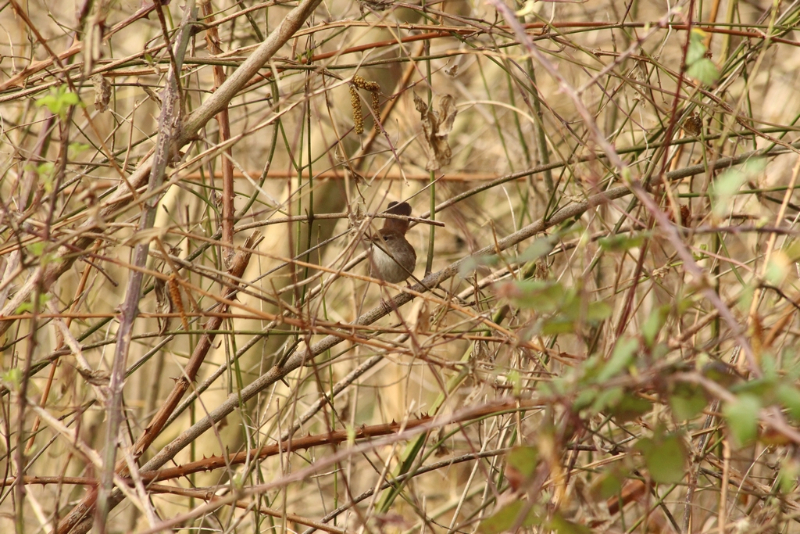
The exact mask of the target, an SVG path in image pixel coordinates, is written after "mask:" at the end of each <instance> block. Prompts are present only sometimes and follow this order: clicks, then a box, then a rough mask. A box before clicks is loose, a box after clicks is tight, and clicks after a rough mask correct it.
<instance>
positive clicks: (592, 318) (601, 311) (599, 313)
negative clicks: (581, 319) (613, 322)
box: [585, 300, 614, 324]
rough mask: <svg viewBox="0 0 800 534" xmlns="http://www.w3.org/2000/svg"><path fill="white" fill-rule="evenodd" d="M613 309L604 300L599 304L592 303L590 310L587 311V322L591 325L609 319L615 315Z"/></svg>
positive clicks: (599, 301)
mask: <svg viewBox="0 0 800 534" xmlns="http://www.w3.org/2000/svg"><path fill="white" fill-rule="evenodd" d="M613 311H614V310H613V309H612V308H611V305H610V304H608V303H607V302H605V301H603V300H598V301H597V302H590V303H589V308H588V309H587V310H586V316H585V319H586V322H588V323H591V324H597V323H599V322H600V321H602V320H604V319H608V318H609V317H611V314H612V313H613Z"/></svg>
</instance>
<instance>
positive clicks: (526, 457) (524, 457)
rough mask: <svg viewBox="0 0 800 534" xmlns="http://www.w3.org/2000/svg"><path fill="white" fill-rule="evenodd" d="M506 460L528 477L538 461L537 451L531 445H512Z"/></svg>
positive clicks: (534, 469)
mask: <svg viewBox="0 0 800 534" xmlns="http://www.w3.org/2000/svg"><path fill="white" fill-rule="evenodd" d="M506 461H507V462H508V465H509V466H511V467H513V468H514V469H516V470H517V471H519V473H520V474H521V475H522V476H523V477H524V478H530V477H531V476H532V475H533V472H534V471H536V465H537V464H538V463H539V451H537V450H536V449H535V448H533V447H514V448H513V449H511V451H510V452H509V453H508V458H507V459H506Z"/></svg>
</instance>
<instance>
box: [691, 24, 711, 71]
mask: <svg viewBox="0 0 800 534" xmlns="http://www.w3.org/2000/svg"><path fill="white" fill-rule="evenodd" d="M705 38H706V33H705V32H704V31H703V30H692V33H691V34H690V35H689V48H688V50H687V51H686V65H687V66H689V65H693V64H695V63H697V62H698V61H700V60H701V59H703V58H704V57H705V55H706V51H707V50H708V48H706V45H705V43H704V41H705Z"/></svg>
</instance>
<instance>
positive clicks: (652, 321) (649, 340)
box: [642, 306, 669, 347]
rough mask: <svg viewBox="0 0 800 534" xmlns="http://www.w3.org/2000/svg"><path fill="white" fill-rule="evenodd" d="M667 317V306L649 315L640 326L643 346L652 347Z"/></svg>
mask: <svg viewBox="0 0 800 534" xmlns="http://www.w3.org/2000/svg"><path fill="white" fill-rule="evenodd" d="M668 316H669V306H661V307H659V308H656V309H655V310H654V311H653V312H651V313H650V315H649V316H648V317H647V319H646V320H645V322H644V324H643V325H642V337H643V338H644V342H645V345H647V346H648V347H652V346H653V343H655V341H656V337H658V333H659V332H660V331H661V327H662V326H664V323H665V322H666V320H667V317H668Z"/></svg>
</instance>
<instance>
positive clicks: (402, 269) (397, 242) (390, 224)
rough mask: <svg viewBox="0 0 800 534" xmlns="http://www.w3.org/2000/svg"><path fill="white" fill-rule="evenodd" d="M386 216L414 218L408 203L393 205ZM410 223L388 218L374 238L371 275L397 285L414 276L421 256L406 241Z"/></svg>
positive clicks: (371, 254) (371, 252)
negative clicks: (411, 216)
mask: <svg viewBox="0 0 800 534" xmlns="http://www.w3.org/2000/svg"><path fill="white" fill-rule="evenodd" d="M386 213H391V214H392V215H403V216H405V217H408V216H410V215H411V206H410V205H409V204H408V202H400V203H397V202H389V207H388V208H387V210H386ZM408 224H409V223H408V221H407V220H401V219H384V222H383V227H382V228H381V229H380V230H378V233H377V234H375V235H373V236H372V237H371V238H370V241H372V247H371V250H370V259H371V261H370V263H371V269H370V275H371V276H373V277H374V278H380V279H381V280H384V281H386V282H390V283H392V284H397V283H400V282H402V281H404V280H405V279H406V278H408V277H409V276H411V274H412V273H413V271H414V267H415V266H416V265H417V253H416V252H415V251H414V247H413V246H412V245H411V243H409V242H408V240H407V239H406V232H407V231H408Z"/></svg>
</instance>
